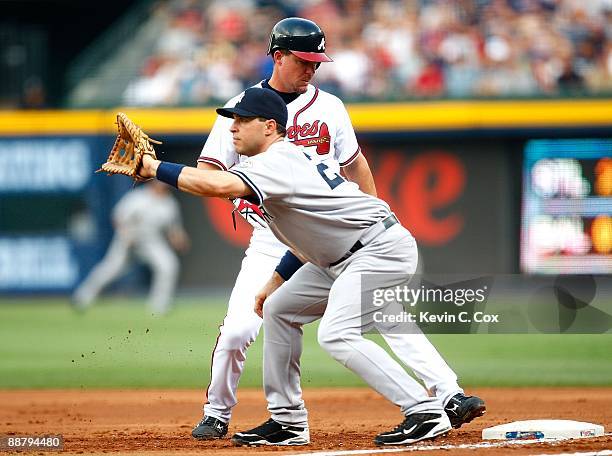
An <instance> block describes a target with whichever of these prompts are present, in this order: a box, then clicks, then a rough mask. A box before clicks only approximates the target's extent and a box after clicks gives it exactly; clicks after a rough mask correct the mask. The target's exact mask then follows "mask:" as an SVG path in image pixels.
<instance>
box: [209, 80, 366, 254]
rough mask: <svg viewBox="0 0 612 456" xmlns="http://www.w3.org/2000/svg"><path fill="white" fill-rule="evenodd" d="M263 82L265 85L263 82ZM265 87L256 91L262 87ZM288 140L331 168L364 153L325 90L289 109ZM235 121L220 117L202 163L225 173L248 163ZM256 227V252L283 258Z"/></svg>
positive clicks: (273, 241) (309, 91)
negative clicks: (237, 144)
mask: <svg viewBox="0 0 612 456" xmlns="http://www.w3.org/2000/svg"><path fill="white" fill-rule="evenodd" d="M262 82H263V81H262ZM261 86H262V83H259V84H257V85H256V86H255V87H261ZM243 95H244V92H243V93H241V94H240V95H238V96H236V97H234V98H232V99H231V100H229V101H228V102H227V103H226V104H225V107H234V106H235V105H236V103H237V102H238V101H239V100H240V99H241V98H242V96H243ZM287 111H288V114H289V116H288V121H287V136H286V138H285V139H286V140H287V141H291V142H293V143H295V144H297V145H302V146H304V147H305V148H306V150H307V151H308V153H311V154H313V155H316V156H317V157H318V159H320V160H324V161H326V162H329V166H330V167H331V168H336V169H338V167H339V166H346V165H348V164H350V163H351V162H352V161H353V160H354V159H355V158H357V156H358V155H359V153H360V152H361V150H360V148H359V145H358V144H357V138H356V137H355V131H354V130H353V126H352V124H351V120H350V118H349V115H348V112H347V111H346V108H345V107H344V104H343V103H342V101H341V100H340V99H339V98H338V97H336V96H334V95H331V94H329V93H327V92H325V91H323V90H319V89H318V88H316V87H314V86H312V85H309V86H308V89H307V90H306V92H305V93H303V94H301V95H300V96H298V97H297V98H296V99H295V100H293V101H292V102H291V103H289V104H288V105H287ZM231 124H232V119H229V118H226V117H222V116H218V117H217V120H216V121H215V124H214V126H213V128H212V130H211V132H210V135H209V136H208V139H207V140H206V143H205V144H204V147H203V148H202V152H201V154H200V157H199V158H198V161H199V162H206V163H212V164H214V165H216V166H218V167H219V168H221V169H223V170H227V169H230V168H232V167H233V166H236V165H238V164H239V163H240V162H241V161H243V160H244V159H246V157H242V156H240V155H238V154H237V153H236V151H235V149H234V145H233V143H232V134H231V133H230V131H229V129H230V126H231ZM253 225H254V231H253V235H252V237H251V242H250V247H251V248H253V249H254V250H257V251H260V252H263V253H267V254H271V255H277V256H280V255H282V254H283V253H284V252H285V250H286V246H284V245H282V244H281V243H280V242H279V241H278V240H277V239H276V238H275V237H274V235H273V234H272V233H271V232H270V230H269V229H268V228H266V227H261V226H258V225H255V224H253Z"/></svg>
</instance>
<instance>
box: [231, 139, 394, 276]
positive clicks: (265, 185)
mask: <svg viewBox="0 0 612 456" xmlns="http://www.w3.org/2000/svg"><path fill="white" fill-rule="evenodd" d="M229 171H230V172H231V173H234V174H236V175H237V176H239V177H240V178H241V179H242V180H243V181H244V182H245V183H246V184H247V185H248V186H249V187H251V188H252V189H253V191H254V192H255V195H254V196H255V197H256V200H257V204H259V205H260V206H263V207H264V209H265V211H266V213H267V214H268V215H269V220H270V228H271V229H272V231H273V232H274V234H275V235H276V236H277V237H278V238H279V239H281V240H283V242H284V243H285V244H286V245H288V246H290V247H292V248H294V249H296V250H297V251H299V252H301V253H303V254H304V256H305V257H306V258H307V259H308V261H310V262H311V263H314V264H317V265H319V266H321V267H327V266H328V265H329V264H330V263H333V262H334V261H336V260H338V259H339V258H340V257H342V256H343V255H344V254H345V253H346V252H347V251H348V250H349V249H350V248H351V247H352V246H353V244H355V242H357V240H358V239H359V237H360V236H361V235H362V234H363V231H364V230H365V229H366V228H368V227H369V226H372V225H374V223H376V222H377V221H379V220H381V219H383V218H385V217H387V216H389V215H390V214H391V210H390V209H389V206H388V205H387V203H385V202H384V201H382V200H380V199H378V198H375V197H373V196H370V195H366V194H365V193H363V192H362V191H361V190H359V187H358V186H357V184H355V183H353V182H348V181H346V180H344V179H343V178H342V177H341V176H340V175H339V174H337V173H336V172H335V171H331V170H330V168H329V167H328V166H327V164H326V163H325V162H324V161H321V160H320V158H319V157H317V156H316V155H312V152H305V148H304V147H298V146H295V145H294V144H290V143H287V142H284V141H279V142H277V143H275V144H273V145H272V146H270V148H269V149H268V150H267V151H266V152H265V153H263V154H259V155H256V156H254V157H250V158H248V159H247V160H244V161H243V162H241V163H240V164H238V165H236V166H235V167H233V168H232V169H230V170H229Z"/></svg>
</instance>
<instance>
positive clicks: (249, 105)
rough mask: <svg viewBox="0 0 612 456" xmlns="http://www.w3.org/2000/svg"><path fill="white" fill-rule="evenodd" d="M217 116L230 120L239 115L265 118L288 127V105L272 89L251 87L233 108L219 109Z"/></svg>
mask: <svg viewBox="0 0 612 456" xmlns="http://www.w3.org/2000/svg"><path fill="white" fill-rule="evenodd" d="M217 114H219V115H220V116H223V117H229V118H230V119H231V118H233V117H234V114H237V115H239V116H242V117H263V118H264V119H274V120H276V123H277V124H279V125H282V126H283V127H285V126H286V125H287V105H286V104H285V102H284V101H283V99H282V98H281V97H280V95H279V94H277V93H276V92H274V91H273V90H270V89H264V88H259V87H251V88H250V89H246V90H245V91H244V96H243V97H242V99H241V100H240V101H239V102H238V103H237V104H236V106H234V107H233V108H217Z"/></svg>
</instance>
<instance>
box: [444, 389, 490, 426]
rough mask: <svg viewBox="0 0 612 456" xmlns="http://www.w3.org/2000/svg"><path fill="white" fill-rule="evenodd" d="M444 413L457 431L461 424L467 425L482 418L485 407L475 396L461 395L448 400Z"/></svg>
mask: <svg viewBox="0 0 612 456" xmlns="http://www.w3.org/2000/svg"><path fill="white" fill-rule="evenodd" d="M444 411H445V412H446V414H447V415H448V419H449V420H450V422H451V425H452V426H453V427H454V428H455V429H459V428H460V427H461V425H462V424H465V423H469V422H470V421H472V420H473V419H474V418H478V417H479V416H482V415H484V414H485V412H486V411H487V407H486V406H485V403H484V401H483V400H482V399H480V398H479V397H477V396H465V395H463V394H461V393H457V394H455V395H454V396H453V397H451V398H450V400H449V401H448V403H447V404H446V407H444Z"/></svg>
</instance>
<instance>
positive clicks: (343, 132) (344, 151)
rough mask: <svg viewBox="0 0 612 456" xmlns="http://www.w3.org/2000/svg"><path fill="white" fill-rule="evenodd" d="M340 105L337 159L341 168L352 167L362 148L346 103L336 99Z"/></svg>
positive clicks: (336, 148) (335, 148)
mask: <svg viewBox="0 0 612 456" xmlns="http://www.w3.org/2000/svg"><path fill="white" fill-rule="evenodd" d="M336 100H337V103H338V109H337V111H338V116H339V118H338V131H337V133H336V143H335V147H334V150H335V155H336V156H335V158H336V161H337V162H338V163H339V164H340V166H347V165H350V164H351V163H352V162H353V160H355V159H356V158H357V157H358V156H359V154H360V153H361V148H360V147H359V144H358V143H357V137H356V136H355V130H354V129H353V124H352V123H351V118H350V117H349V114H348V112H347V111H346V108H345V107H344V103H342V101H340V100H339V99H336Z"/></svg>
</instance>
